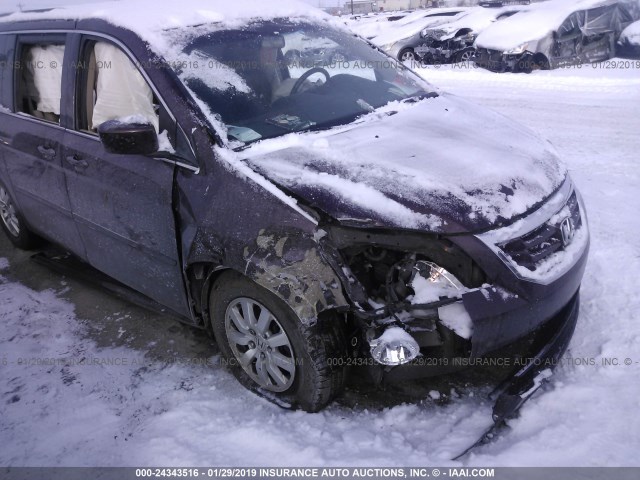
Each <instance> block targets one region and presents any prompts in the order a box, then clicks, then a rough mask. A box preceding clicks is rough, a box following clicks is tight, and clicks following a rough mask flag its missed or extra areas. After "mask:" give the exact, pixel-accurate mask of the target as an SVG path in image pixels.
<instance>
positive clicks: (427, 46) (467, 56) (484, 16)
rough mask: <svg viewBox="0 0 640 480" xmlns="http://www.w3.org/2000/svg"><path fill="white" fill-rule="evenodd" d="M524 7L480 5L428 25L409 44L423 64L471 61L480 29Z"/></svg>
mask: <svg viewBox="0 0 640 480" xmlns="http://www.w3.org/2000/svg"><path fill="white" fill-rule="evenodd" d="M525 8H526V7H522V6H513V7H504V8H484V7H477V8H474V9H472V10H470V11H468V12H465V13H463V14H461V15H458V16H457V17H456V18H455V20H452V21H450V22H448V23H445V24H442V25H439V26H430V27H429V28H425V29H424V30H423V31H422V32H420V38H419V39H418V40H415V41H414V43H413V44H409V45H408V47H410V48H412V49H413V51H414V52H415V53H416V55H417V56H418V57H419V59H420V61H421V62H422V63H424V64H442V63H452V62H464V61H469V60H471V58H472V57H473V54H474V52H475V49H474V47H473V43H474V42H475V40H476V37H477V36H478V33H480V32H481V31H482V30H484V29H485V28H487V27H489V26H490V25H491V24H493V23H494V22H496V21H498V20H502V19H505V18H508V17H510V16H512V15H515V14H516V13H518V12H520V11H522V10H523V9H525Z"/></svg>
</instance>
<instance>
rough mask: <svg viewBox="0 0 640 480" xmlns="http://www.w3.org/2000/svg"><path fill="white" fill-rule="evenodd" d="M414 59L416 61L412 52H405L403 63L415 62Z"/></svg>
mask: <svg viewBox="0 0 640 480" xmlns="http://www.w3.org/2000/svg"><path fill="white" fill-rule="evenodd" d="M414 59H415V56H414V55H413V53H411V52H404V53H403V54H402V61H403V62H407V61H409V60H414Z"/></svg>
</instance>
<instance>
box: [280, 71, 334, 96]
mask: <svg viewBox="0 0 640 480" xmlns="http://www.w3.org/2000/svg"><path fill="white" fill-rule="evenodd" d="M316 73H321V74H323V75H324V76H325V77H326V80H325V81H329V79H330V78H331V75H329V72H327V71H326V70H325V69H324V68H322V67H315V68H312V69H311V70H307V71H306V72H304V73H303V74H302V76H301V77H300V78H299V79H298V80H297V81H296V83H295V84H294V85H293V88H292V89H291V93H290V95H295V94H296V93H298V90H300V88H301V87H302V85H303V84H304V82H306V81H307V79H308V78H309V77H310V76H311V75H315V74H316Z"/></svg>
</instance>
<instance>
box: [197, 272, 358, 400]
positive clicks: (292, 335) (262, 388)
mask: <svg viewBox="0 0 640 480" xmlns="http://www.w3.org/2000/svg"><path fill="white" fill-rule="evenodd" d="M209 305H210V316H211V326H212V329H213V333H214V336H215V339H216V342H217V344H218V346H219V348H220V350H221V352H222V355H223V356H224V359H225V361H226V364H227V365H228V366H229V369H230V370H231V372H232V373H233V374H234V375H235V377H236V378H237V379H238V380H239V381H240V383H242V384H243V385H244V386H245V387H247V388H248V389H250V390H252V391H254V392H256V393H258V394H260V395H262V396H265V397H267V398H272V399H273V398H274V397H275V399H276V401H277V403H278V404H280V405H284V406H287V407H290V408H301V409H303V410H306V411H308V412H316V411H318V410H321V409H322V408H323V407H325V406H326V405H327V404H328V403H329V402H330V401H331V400H332V399H333V398H334V397H335V396H337V395H338V394H339V393H340V392H341V390H342V388H343V386H344V382H345V368H344V365H343V364H344V356H345V354H346V350H347V348H346V343H345V342H346V340H345V338H346V336H345V333H344V322H342V320H341V319H340V318H338V317H335V316H331V317H329V318H323V319H322V321H320V320H319V321H318V322H317V323H316V325H314V326H306V325H303V324H302V322H301V321H300V320H299V319H298V317H297V316H296V315H295V313H294V312H293V311H292V310H291V309H290V308H289V307H288V306H287V305H286V304H285V303H284V302H283V301H282V300H280V299H279V298H277V297H276V296H275V295H273V294H272V293H271V292H269V291H267V290H265V289H263V288H261V287H260V286H258V285H256V284H255V283H253V282H252V281H251V280H249V279H247V278H246V277H243V276H242V275H240V274H238V273H235V272H227V273H224V274H223V275H222V276H221V277H219V278H218V280H217V281H216V282H215V284H214V286H213V288H212V290H211V296H210V301H209Z"/></svg>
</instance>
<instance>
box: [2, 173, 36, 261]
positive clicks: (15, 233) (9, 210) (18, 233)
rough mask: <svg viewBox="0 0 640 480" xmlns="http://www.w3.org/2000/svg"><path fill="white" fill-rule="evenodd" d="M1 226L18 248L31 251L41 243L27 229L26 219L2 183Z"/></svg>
mask: <svg viewBox="0 0 640 480" xmlns="http://www.w3.org/2000/svg"><path fill="white" fill-rule="evenodd" d="M0 225H1V226H2V230H4V233H5V234H6V235H7V237H9V240H10V241H11V243H13V245H14V246H16V247H17V248H20V249H22V250H31V249H33V248H35V247H37V246H38V245H39V243H40V239H39V238H38V237H37V236H36V235H35V234H33V233H32V232H30V231H29V229H28V228H27V223H26V222H25V221H24V217H23V216H22V214H21V213H20V212H19V211H18V207H17V206H16V204H15V202H14V200H13V198H11V194H10V193H9V190H8V189H7V187H6V186H5V185H4V183H2V182H0Z"/></svg>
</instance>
